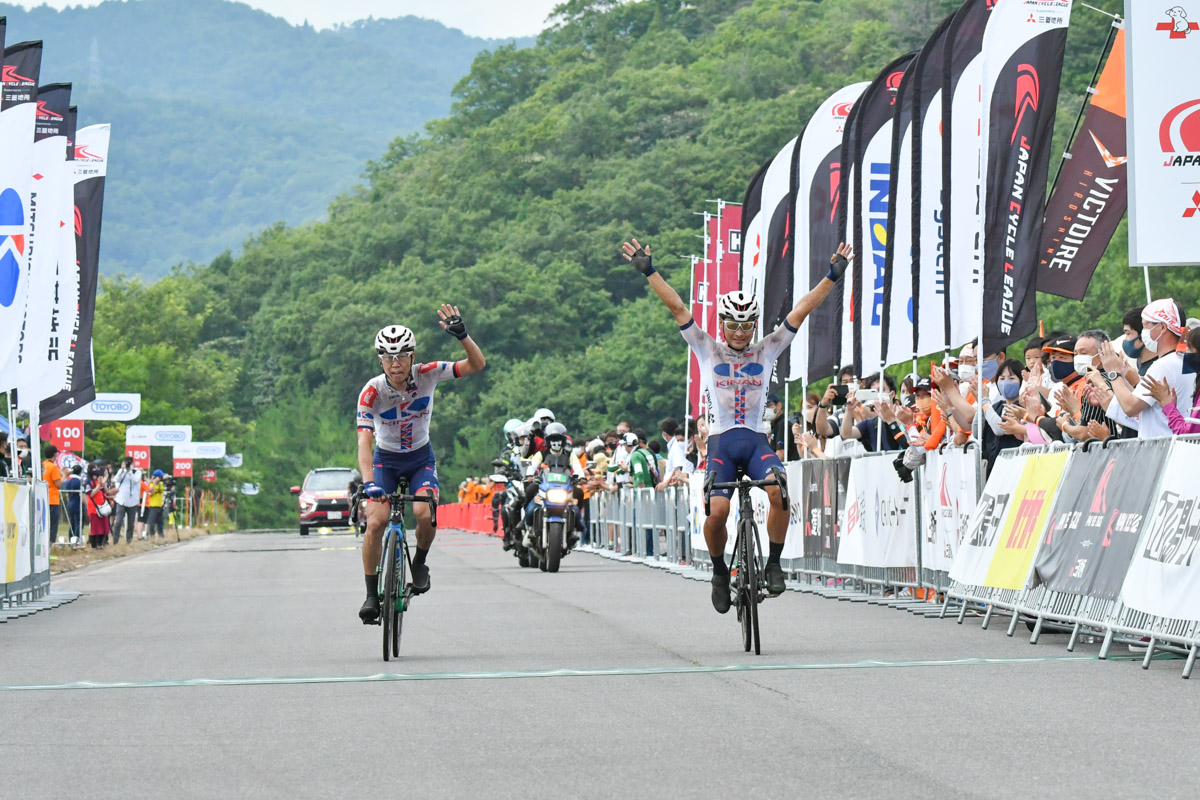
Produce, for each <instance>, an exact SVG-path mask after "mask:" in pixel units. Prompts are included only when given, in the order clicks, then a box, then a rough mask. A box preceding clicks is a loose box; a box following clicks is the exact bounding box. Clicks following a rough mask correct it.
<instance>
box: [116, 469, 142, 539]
mask: <svg viewBox="0 0 1200 800" xmlns="http://www.w3.org/2000/svg"><path fill="white" fill-rule="evenodd" d="M113 483H114V484H115V485H116V489H117V492H116V495H115V496H114V497H113V504H114V508H113V516H112V520H111V522H110V525H111V526H112V535H113V543H114V544H115V543H117V542H119V541H120V540H121V531H122V530H124V531H125V541H127V542H128V541H131V540H132V539H133V537H134V535H135V534H136V535H137V536H138V537H139V538H140V537H141V535H142V531H141V522H139V521H138V519H137V518H138V505H139V503H140V500H141V497H140V495H141V486H142V471H141V470H140V469H136V468H135V467H134V466H133V459H132V458H126V459H125V460H124V461H122V462H121V468H120V469H119V470H117V474H116V475H115V476H114V478H113Z"/></svg>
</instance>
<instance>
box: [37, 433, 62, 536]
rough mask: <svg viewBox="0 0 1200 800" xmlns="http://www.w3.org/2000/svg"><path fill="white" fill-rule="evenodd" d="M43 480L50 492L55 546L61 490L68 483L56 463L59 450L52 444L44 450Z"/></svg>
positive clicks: (51, 534) (52, 534)
mask: <svg viewBox="0 0 1200 800" xmlns="http://www.w3.org/2000/svg"><path fill="white" fill-rule="evenodd" d="M42 455H43V456H44V460H43V461H42V480H44V481H45V482H46V485H47V487H48V488H49V490H50V498H49V501H48V502H49V503H50V544H51V545H54V544H55V542H57V541H58V521H59V516H60V515H61V508H60V506H59V503H60V498H59V489H61V488H62V485H63V483H65V482H66V481H65V480H64V478H63V474H62V472H61V471H60V470H59V468H58V464H56V463H54V457H55V456H56V455H58V448H57V447H55V446H54V445H52V444H47V445H46V446H45V447H43V448H42Z"/></svg>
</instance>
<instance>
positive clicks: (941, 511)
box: [921, 449, 979, 572]
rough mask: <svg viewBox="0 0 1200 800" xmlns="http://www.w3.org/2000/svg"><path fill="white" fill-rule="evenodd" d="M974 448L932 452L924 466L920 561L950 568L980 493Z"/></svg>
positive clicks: (924, 563) (925, 565)
mask: <svg viewBox="0 0 1200 800" xmlns="http://www.w3.org/2000/svg"><path fill="white" fill-rule="evenodd" d="M977 471H978V462H977V461H976V459H975V454H974V453H973V452H968V451H964V450H957V449H951V450H946V451H945V452H942V453H939V452H937V451H933V452H931V453H929V455H928V456H927V457H926V460H925V467H924V468H923V469H922V470H921V510H922V519H921V565H922V566H924V567H925V568H927V569H935V570H941V571H943V572H948V571H949V570H950V567H951V566H952V565H953V564H954V557H955V556H956V555H957V554H958V548H959V544H960V543H961V542H962V540H963V539H964V538H966V536H967V533H968V531H967V526H968V523H969V520H970V519H971V515H972V514H973V513H974V512H975V496H976V494H978V491H979V490H978V488H977V480H978V479H977V477H976V473H977Z"/></svg>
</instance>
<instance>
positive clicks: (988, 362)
mask: <svg viewBox="0 0 1200 800" xmlns="http://www.w3.org/2000/svg"><path fill="white" fill-rule="evenodd" d="M1007 361H1008V353H1006V352H1005V351H1004V350H999V351H997V352H995V353H992V354H991V355H988V356H984V359H983V363H982V364H980V365H979V374H980V375H982V376H983V379H984V380H985V381H987V382H988V383H991V382H992V381H994V380H996V376H997V375H999V374H1000V369H1001V367H1003V366H1004V365H1005V363H1007ZM960 377H961V376H960Z"/></svg>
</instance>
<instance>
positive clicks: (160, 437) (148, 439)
mask: <svg viewBox="0 0 1200 800" xmlns="http://www.w3.org/2000/svg"><path fill="white" fill-rule="evenodd" d="M191 440H192V426H191V425H130V426H129V427H128V428H126V429H125V444H148V445H156V446H163V445H175V444H183V443H184V442H190V441H191Z"/></svg>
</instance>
